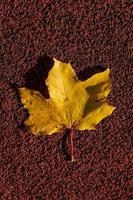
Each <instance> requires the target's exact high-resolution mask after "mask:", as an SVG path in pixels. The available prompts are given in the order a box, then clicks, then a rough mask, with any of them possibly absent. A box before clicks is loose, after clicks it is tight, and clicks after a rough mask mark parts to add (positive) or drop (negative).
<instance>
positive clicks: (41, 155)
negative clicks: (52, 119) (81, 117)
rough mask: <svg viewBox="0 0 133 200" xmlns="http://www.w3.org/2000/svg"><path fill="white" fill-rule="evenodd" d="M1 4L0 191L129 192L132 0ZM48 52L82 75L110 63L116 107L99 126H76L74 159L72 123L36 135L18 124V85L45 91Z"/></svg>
mask: <svg viewBox="0 0 133 200" xmlns="http://www.w3.org/2000/svg"><path fill="white" fill-rule="evenodd" d="M0 11H1V18H0V20H1V22H2V26H1V33H0V36H1V47H2V48H1V52H0V54H1V57H0V60H1V66H0V106H1V108H0V131H1V133H0V153H1V155H0V159H1V163H0V199H1V200H129V199H131V147H132V143H131V126H132V124H131V106H132V105H131V104H132V101H131V94H132V93H131V89H132V82H131V81H132V80H131V79H132V77H131V59H132V56H133V52H132V48H133V46H132V41H131V38H132V35H131V33H132V27H131V26H132V24H131V1H130V0H128V1H127V0H119V1H116V0H114V1H113V0H106V1H105V0H99V1H96V0H91V1H90V0H45V1H44V0H38V1H37V0H27V1H26V0H3V1H1V7H0ZM53 57H54V58H56V59H59V60H61V61H64V62H70V63H71V64H72V65H73V68H74V70H75V71H76V73H77V75H78V76H79V78H80V79H81V80H84V79H86V78H87V77H90V76H91V75H93V74H94V73H96V72H99V71H103V70H104V69H105V68H106V67H110V69H111V78H112V83H113V88H112V92H111V94H110V95H109V98H108V101H109V103H110V104H111V105H114V106H116V108H117V109H116V110H115V111H114V113H113V114H112V115H111V116H109V117H108V118H106V119H104V120H103V121H102V122H100V123H99V124H98V125H97V130H96V131H84V132H83V134H80V132H79V131H76V133H75V140H74V143H75V144H74V148H75V152H74V154H75V158H76V161H75V162H74V163H71V162H70V160H69V149H68V147H69V142H70V139H69V131H66V132H64V133H57V134H54V135H52V136H41V137H39V136H38V137H36V136H34V135H32V134H31V132H30V131H29V130H27V128H26V127H24V125H23V122H24V120H25V119H26V117H27V116H28V112H27V111H26V110H25V109H24V108H23V106H22V104H21V102H20V99H19V96H18V93H17V88H18V87H23V86H26V87H29V88H32V89H35V90H39V91H41V92H42V94H43V95H44V96H46V97H48V93H47V88H46V86H45V85H44V79H45V78H46V77H47V73H48V71H49V69H50V68H51V67H52V64H53V61H52V59H51V58H53ZM73 101H76V99H73ZM53 114H54V112H53Z"/></svg>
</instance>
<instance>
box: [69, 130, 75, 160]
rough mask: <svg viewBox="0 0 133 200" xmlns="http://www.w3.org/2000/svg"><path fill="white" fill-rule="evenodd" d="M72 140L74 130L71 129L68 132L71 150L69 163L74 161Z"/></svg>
mask: <svg viewBox="0 0 133 200" xmlns="http://www.w3.org/2000/svg"><path fill="white" fill-rule="evenodd" d="M73 138H74V128H73V127H71V131H70V149H71V161H72V162H73V161H74V147H73Z"/></svg>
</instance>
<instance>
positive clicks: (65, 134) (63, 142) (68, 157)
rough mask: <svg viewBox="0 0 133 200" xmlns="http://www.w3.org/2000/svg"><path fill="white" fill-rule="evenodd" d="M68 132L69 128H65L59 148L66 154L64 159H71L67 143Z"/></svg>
mask: <svg viewBox="0 0 133 200" xmlns="http://www.w3.org/2000/svg"><path fill="white" fill-rule="evenodd" d="M69 134H70V129H66V130H65V132H64V135H63V137H62V145H61V149H62V152H63V153H64V155H65V156H66V160H71V158H70V153H69V148H68V143H67V141H68V137H69Z"/></svg>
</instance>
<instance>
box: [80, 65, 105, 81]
mask: <svg viewBox="0 0 133 200" xmlns="http://www.w3.org/2000/svg"><path fill="white" fill-rule="evenodd" d="M106 69H107V67H106V66H104V65H96V66H91V67H87V68H85V69H84V70H83V71H82V70H81V71H80V72H79V74H78V78H79V79H80V80H82V81H85V80H86V79H88V78H90V77H91V76H93V75H94V74H96V73H99V72H103V71H105V70H106Z"/></svg>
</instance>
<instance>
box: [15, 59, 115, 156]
mask: <svg viewBox="0 0 133 200" xmlns="http://www.w3.org/2000/svg"><path fill="white" fill-rule="evenodd" d="M109 73H110V69H109V68H107V69H106V70H105V71H104V72H101V73H97V74H95V75H94V76H92V77H91V78H89V79H87V80H86V81H81V80H78V77H77V75H76V73H75V72H74V70H73V68H72V66H71V64H70V63H63V62H61V61H58V60H56V59H54V66H53V68H52V69H51V70H50V71H49V74H48V78H47V79H46V81H45V82H46V85H47V87H48V91H49V95H50V98H49V99H46V98H44V96H43V95H42V94H41V93H40V92H38V91H35V90H30V89H28V88H19V94H20V98H21V101H22V103H23V105H24V107H25V108H26V109H28V112H29V117H28V119H26V121H25V122H24V123H25V125H26V126H28V127H29V128H30V130H31V132H32V133H33V134H35V135H38V134H47V135H52V134H53V133H56V132H60V131H62V130H64V128H69V129H71V132H70V135H71V159H72V160H74V157H73V136H74V130H86V129H87V130H95V129H96V125H97V124H98V123H99V122H100V121H101V120H102V119H104V118H105V117H107V116H109V115H110V114H111V113H112V112H113V110H114V109H115V107H113V106H111V105H108V103H107V96H108V94H109V93H110V91H111V79H110V77H109Z"/></svg>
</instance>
